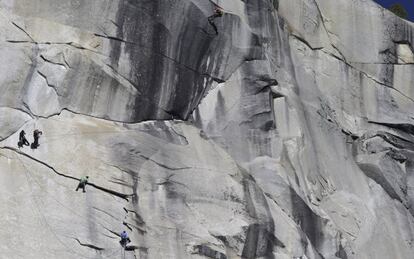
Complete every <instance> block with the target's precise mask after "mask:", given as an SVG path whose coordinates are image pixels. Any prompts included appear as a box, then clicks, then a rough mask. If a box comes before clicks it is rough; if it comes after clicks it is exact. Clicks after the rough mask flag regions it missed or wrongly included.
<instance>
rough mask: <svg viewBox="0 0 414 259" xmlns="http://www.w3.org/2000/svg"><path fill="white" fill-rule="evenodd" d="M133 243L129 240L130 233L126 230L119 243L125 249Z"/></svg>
mask: <svg viewBox="0 0 414 259" xmlns="http://www.w3.org/2000/svg"><path fill="white" fill-rule="evenodd" d="M130 242H131V239H129V237H128V233H127V232H126V231H125V230H124V231H122V233H121V240H120V241H119V243H120V244H121V246H122V247H123V248H125V247H126V245H127V244H128V243H130Z"/></svg>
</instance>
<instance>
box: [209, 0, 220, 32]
mask: <svg viewBox="0 0 414 259" xmlns="http://www.w3.org/2000/svg"><path fill="white" fill-rule="evenodd" d="M223 14H224V12H223V9H221V8H220V7H219V6H217V5H215V6H214V14H213V15H211V16H209V17H208V18H207V19H208V22H209V23H210V25H211V26H212V27H213V29H214V31H215V32H216V35H218V29H217V26H216V24H215V23H214V20H215V19H216V18H219V17H222V16H223Z"/></svg>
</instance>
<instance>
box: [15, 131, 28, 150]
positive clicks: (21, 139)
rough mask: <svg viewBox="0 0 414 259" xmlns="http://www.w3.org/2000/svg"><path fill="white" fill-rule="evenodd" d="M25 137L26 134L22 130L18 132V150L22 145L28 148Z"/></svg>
mask: <svg viewBox="0 0 414 259" xmlns="http://www.w3.org/2000/svg"><path fill="white" fill-rule="evenodd" d="M25 135H26V132H24V130H22V131H20V134H19V142H17V146H18V147H19V148H22V147H23V145H24V146H30V143H29V141H27V139H26V137H25Z"/></svg>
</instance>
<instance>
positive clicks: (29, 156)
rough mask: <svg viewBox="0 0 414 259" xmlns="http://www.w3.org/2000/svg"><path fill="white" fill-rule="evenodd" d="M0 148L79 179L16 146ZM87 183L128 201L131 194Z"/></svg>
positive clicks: (70, 177) (66, 176)
mask: <svg viewBox="0 0 414 259" xmlns="http://www.w3.org/2000/svg"><path fill="white" fill-rule="evenodd" d="M0 149H6V150H10V151H13V152H16V153H17V154H19V155H21V156H24V157H27V158H29V159H31V160H33V161H35V162H37V163H39V164H42V165H44V166H46V167H47V168H49V169H51V170H52V171H53V172H54V173H56V174H57V175H59V176H63V177H65V178H68V179H72V180H76V181H80V179H79V178H76V177H74V176H70V175H66V174H62V173H60V172H58V171H57V170H56V169H55V168H54V167H53V166H51V165H49V164H47V163H45V162H43V161H42V160H39V159H37V158H35V157H32V156H31V155H28V154H26V153H24V152H22V151H20V150H18V149H16V148H13V147H9V146H3V147H0ZM87 185H90V186H92V187H94V188H95V189H98V190H101V191H103V192H106V193H109V194H112V195H114V196H117V197H119V198H122V199H125V200H127V201H128V197H131V196H132V195H133V194H124V193H120V192H117V191H114V190H110V189H107V188H105V187H101V186H99V185H96V184H94V183H90V182H88V183H87Z"/></svg>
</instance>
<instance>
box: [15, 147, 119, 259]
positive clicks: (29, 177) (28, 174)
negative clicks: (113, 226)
mask: <svg viewBox="0 0 414 259" xmlns="http://www.w3.org/2000/svg"><path fill="white" fill-rule="evenodd" d="M15 158H16V159H17V160H18V161H19V162H20V164H21V165H22V166H23V167H24V170H23V171H24V174H25V178H26V181H27V184H28V186H29V188H30V191H31V193H34V191H33V186H32V184H31V181H34V182H36V184H37V185H38V186H39V187H40V189H42V190H44V191H45V192H46V193H47V191H46V190H45V189H44V188H43V187H42V185H41V184H40V183H39V182H38V181H37V180H36V177H35V176H33V175H32V173H31V171H30V170H29V169H28V168H27V167H26V165H25V163H24V162H23V161H22V160H21V159H20V158H19V156H18V155H17V154H15ZM63 186H64V185H63ZM65 187H66V186H65ZM66 188H68V187H66ZM49 197H51V198H52V199H53V200H55V201H56V202H57V203H58V204H60V205H61V206H62V207H64V208H65V209H67V210H69V211H70V212H72V213H73V214H74V215H76V216H78V217H82V216H81V215H79V214H77V213H76V212H75V211H73V210H72V209H70V208H68V207H67V206H65V205H64V204H63V203H61V202H60V201H58V200H57V199H56V198H54V197H53V195H49ZM31 198H32V200H33V204H34V207H35V208H36V210H37V214H39V216H40V217H41V218H42V219H43V222H44V225H46V227H47V228H48V230H49V231H50V233H52V235H53V236H54V237H55V239H56V240H57V241H58V242H59V243H60V244H61V245H62V246H63V247H65V248H66V249H67V250H68V251H70V252H72V253H74V254H76V255H78V256H79V257H81V258H87V259H94V258H96V257H95V256H94V257H89V256H84V255H82V254H79V253H77V252H76V251H74V250H73V249H72V248H70V247H68V246H67V245H66V244H65V243H64V242H63V241H62V240H61V239H60V238H59V237H58V235H57V234H56V233H55V231H54V230H53V229H52V227H51V226H50V224H49V223H48V222H47V219H46V217H45V215H44V214H43V213H42V212H41V210H40V208H39V205H38V204H37V201H36V199H35V198H34V196H33V195H31ZM97 223H98V224H99V225H101V226H104V225H103V224H102V223H100V222H97ZM106 223H108V222H106ZM118 249H119V248H118V246H117V247H116V248H110V249H105V251H115V252H113V253H111V254H109V255H103V256H104V258H111V259H112V256H113V255H115V254H116V253H118ZM124 258H125V257H124Z"/></svg>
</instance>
